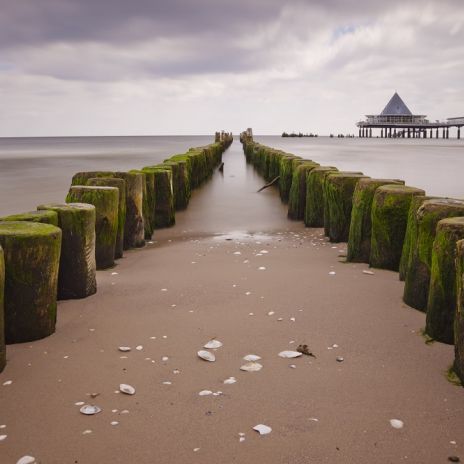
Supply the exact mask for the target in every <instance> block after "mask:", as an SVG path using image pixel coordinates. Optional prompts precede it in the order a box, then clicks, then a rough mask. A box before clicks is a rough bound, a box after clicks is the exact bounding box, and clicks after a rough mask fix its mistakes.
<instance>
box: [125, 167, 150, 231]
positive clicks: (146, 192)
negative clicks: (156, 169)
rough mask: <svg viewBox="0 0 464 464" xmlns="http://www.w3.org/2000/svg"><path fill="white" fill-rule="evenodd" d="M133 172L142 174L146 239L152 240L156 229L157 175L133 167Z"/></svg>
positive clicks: (131, 171)
mask: <svg viewBox="0 0 464 464" xmlns="http://www.w3.org/2000/svg"><path fill="white" fill-rule="evenodd" d="M129 172H130V173H133V174H137V173H138V174H141V175H142V178H143V182H142V195H143V197H142V198H143V200H142V214H143V226H144V230H145V240H151V238H152V235H153V232H154V231H155V225H154V223H155V176H154V174H153V173H152V172H148V171H142V170H138V169H131V170H130V171H129Z"/></svg>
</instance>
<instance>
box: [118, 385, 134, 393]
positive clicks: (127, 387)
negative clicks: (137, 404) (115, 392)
mask: <svg viewBox="0 0 464 464" xmlns="http://www.w3.org/2000/svg"><path fill="white" fill-rule="evenodd" d="M119 391H120V392H121V393H125V394H126V395H135V388H134V387H133V386H132V385H127V384H126V383H122V384H120V385H119Z"/></svg>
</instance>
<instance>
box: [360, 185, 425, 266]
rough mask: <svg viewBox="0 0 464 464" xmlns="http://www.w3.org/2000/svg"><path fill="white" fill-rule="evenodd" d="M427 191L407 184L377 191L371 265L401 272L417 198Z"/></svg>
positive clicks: (374, 204) (373, 204)
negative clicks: (402, 256)
mask: <svg viewBox="0 0 464 464" xmlns="http://www.w3.org/2000/svg"><path fill="white" fill-rule="evenodd" d="M418 195H422V196H423V195H425V192H424V190H422V189H418V188H415V187H408V186H405V185H384V186H382V187H379V188H377V190H376V191H375V194H374V199H373V201H372V211H371V220H372V234H371V253H370V257H369V264H370V265H371V266H372V267H377V268H380V269H389V270H391V271H398V268H399V265H400V259H401V251H402V249H403V241H404V235H405V232H406V225H407V221H408V213H409V207H410V205H411V199H412V197H413V196H418Z"/></svg>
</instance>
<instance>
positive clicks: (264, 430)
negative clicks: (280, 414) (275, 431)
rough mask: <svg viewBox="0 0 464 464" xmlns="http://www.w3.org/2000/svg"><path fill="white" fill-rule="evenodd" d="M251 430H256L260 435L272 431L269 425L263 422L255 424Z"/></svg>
mask: <svg viewBox="0 0 464 464" xmlns="http://www.w3.org/2000/svg"><path fill="white" fill-rule="evenodd" d="M253 430H256V431H257V432H258V433H259V434H260V435H267V434H268V433H271V432H272V429H271V427H269V426H267V425H264V424H258V425H255V426H254V427H253Z"/></svg>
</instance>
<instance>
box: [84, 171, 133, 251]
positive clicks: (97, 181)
mask: <svg viewBox="0 0 464 464" xmlns="http://www.w3.org/2000/svg"><path fill="white" fill-rule="evenodd" d="M87 185H96V186H101V187H115V188H117V189H118V193H119V201H118V233H117V235H116V246H115V249H114V257H115V258H116V259H119V258H122V256H123V250H124V224H125V223H126V181H125V180H124V179H118V178H116V177H114V178H112V177H93V178H90V179H89V180H88V181H87Z"/></svg>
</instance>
